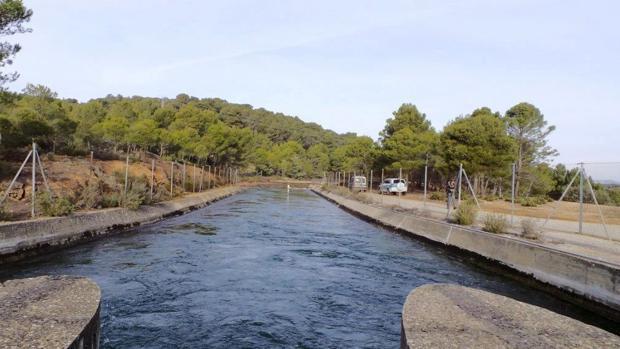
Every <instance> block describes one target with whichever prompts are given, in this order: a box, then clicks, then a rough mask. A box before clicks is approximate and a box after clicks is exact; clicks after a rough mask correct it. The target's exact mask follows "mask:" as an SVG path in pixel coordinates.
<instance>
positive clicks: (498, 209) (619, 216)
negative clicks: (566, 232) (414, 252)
mask: <svg viewBox="0 0 620 349" xmlns="http://www.w3.org/2000/svg"><path fill="white" fill-rule="evenodd" d="M402 199H403V200H417V201H422V200H423V199H424V195H423V194H422V193H409V194H407V195H406V196H403V197H402ZM427 203H428V204H440V205H442V206H443V205H444V204H445V203H443V202H439V201H431V200H427ZM556 204H557V202H555V201H554V202H548V203H546V204H543V205H540V206H538V207H523V206H521V205H519V204H518V203H516V204H515V211H514V214H515V215H517V216H527V217H533V218H543V219H545V218H547V216H548V215H549V213H550V212H551V210H552V209H553V207H555V205H556ZM480 206H481V208H482V210H483V211H487V212H493V213H501V214H506V215H509V214H511V212H512V208H511V204H510V202H507V201H503V200H495V201H483V200H480ZM601 210H602V211H603V215H604V216H605V222H606V223H608V224H620V207H617V206H601ZM578 217H579V203H576V202H564V201H563V202H561V203H559V206H558V208H557V209H556V210H555V212H554V214H553V216H552V219H560V220H566V221H577V219H578ZM584 221H585V222H588V223H600V222H601V219H600V216H599V213H598V209H597V208H596V205H594V204H584Z"/></svg>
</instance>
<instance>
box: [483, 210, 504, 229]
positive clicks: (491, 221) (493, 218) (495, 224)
mask: <svg viewBox="0 0 620 349" xmlns="http://www.w3.org/2000/svg"><path fill="white" fill-rule="evenodd" d="M507 228H508V221H507V220H506V217H505V216H504V215H501V214H487V215H486V217H485V218H484V227H483V228H482V230H484V231H487V232H489V233H493V234H504V233H505V232H506V230H507Z"/></svg>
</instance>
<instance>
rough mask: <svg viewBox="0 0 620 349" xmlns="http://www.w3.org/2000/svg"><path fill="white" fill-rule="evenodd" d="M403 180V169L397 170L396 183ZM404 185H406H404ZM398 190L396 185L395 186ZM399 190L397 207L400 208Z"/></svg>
mask: <svg viewBox="0 0 620 349" xmlns="http://www.w3.org/2000/svg"><path fill="white" fill-rule="evenodd" d="M402 179H403V168H402V167H401V168H399V170H398V181H399V182H400V181H401V180H402ZM405 184H406V183H405ZM397 188H398V184H397ZM400 195H401V194H400V190H399V191H398V206H400Z"/></svg>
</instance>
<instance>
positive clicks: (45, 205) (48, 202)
mask: <svg viewBox="0 0 620 349" xmlns="http://www.w3.org/2000/svg"><path fill="white" fill-rule="evenodd" d="M37 201H38V206H39V208H40V209H41V211H42V212H43V214H44V215H46V216H51V217H60V216H67V215H69V214H71V213H73V211H74V210H75V207H74V206H73V204H72V203H71V201H69V199H68V198H66V197H59V198H53V197H52V196H51V195H50V194H49V193H42V194H41V195H39V198H38V200H37Z"/></svg>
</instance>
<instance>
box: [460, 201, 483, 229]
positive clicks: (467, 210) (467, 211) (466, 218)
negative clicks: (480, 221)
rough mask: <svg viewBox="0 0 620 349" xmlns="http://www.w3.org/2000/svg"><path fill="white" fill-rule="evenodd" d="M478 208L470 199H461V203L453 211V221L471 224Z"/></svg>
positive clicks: (474, 219)
mask: <svg viewBox="0 0 620 349" xmlns="http://www.w3.org/2000/svg"><path fill="white" fill-rule="evenodd" d="M477 213H478V208H477V207H476V204H475V203H473V202H471V201H463V203H462V204H461V205H460V206H459V207H458V208H457V209H456V211H455V212H454V222H455V223H456V224H460V225H473V224H474V223H475V222H476V214H477Z"/></svg>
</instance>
